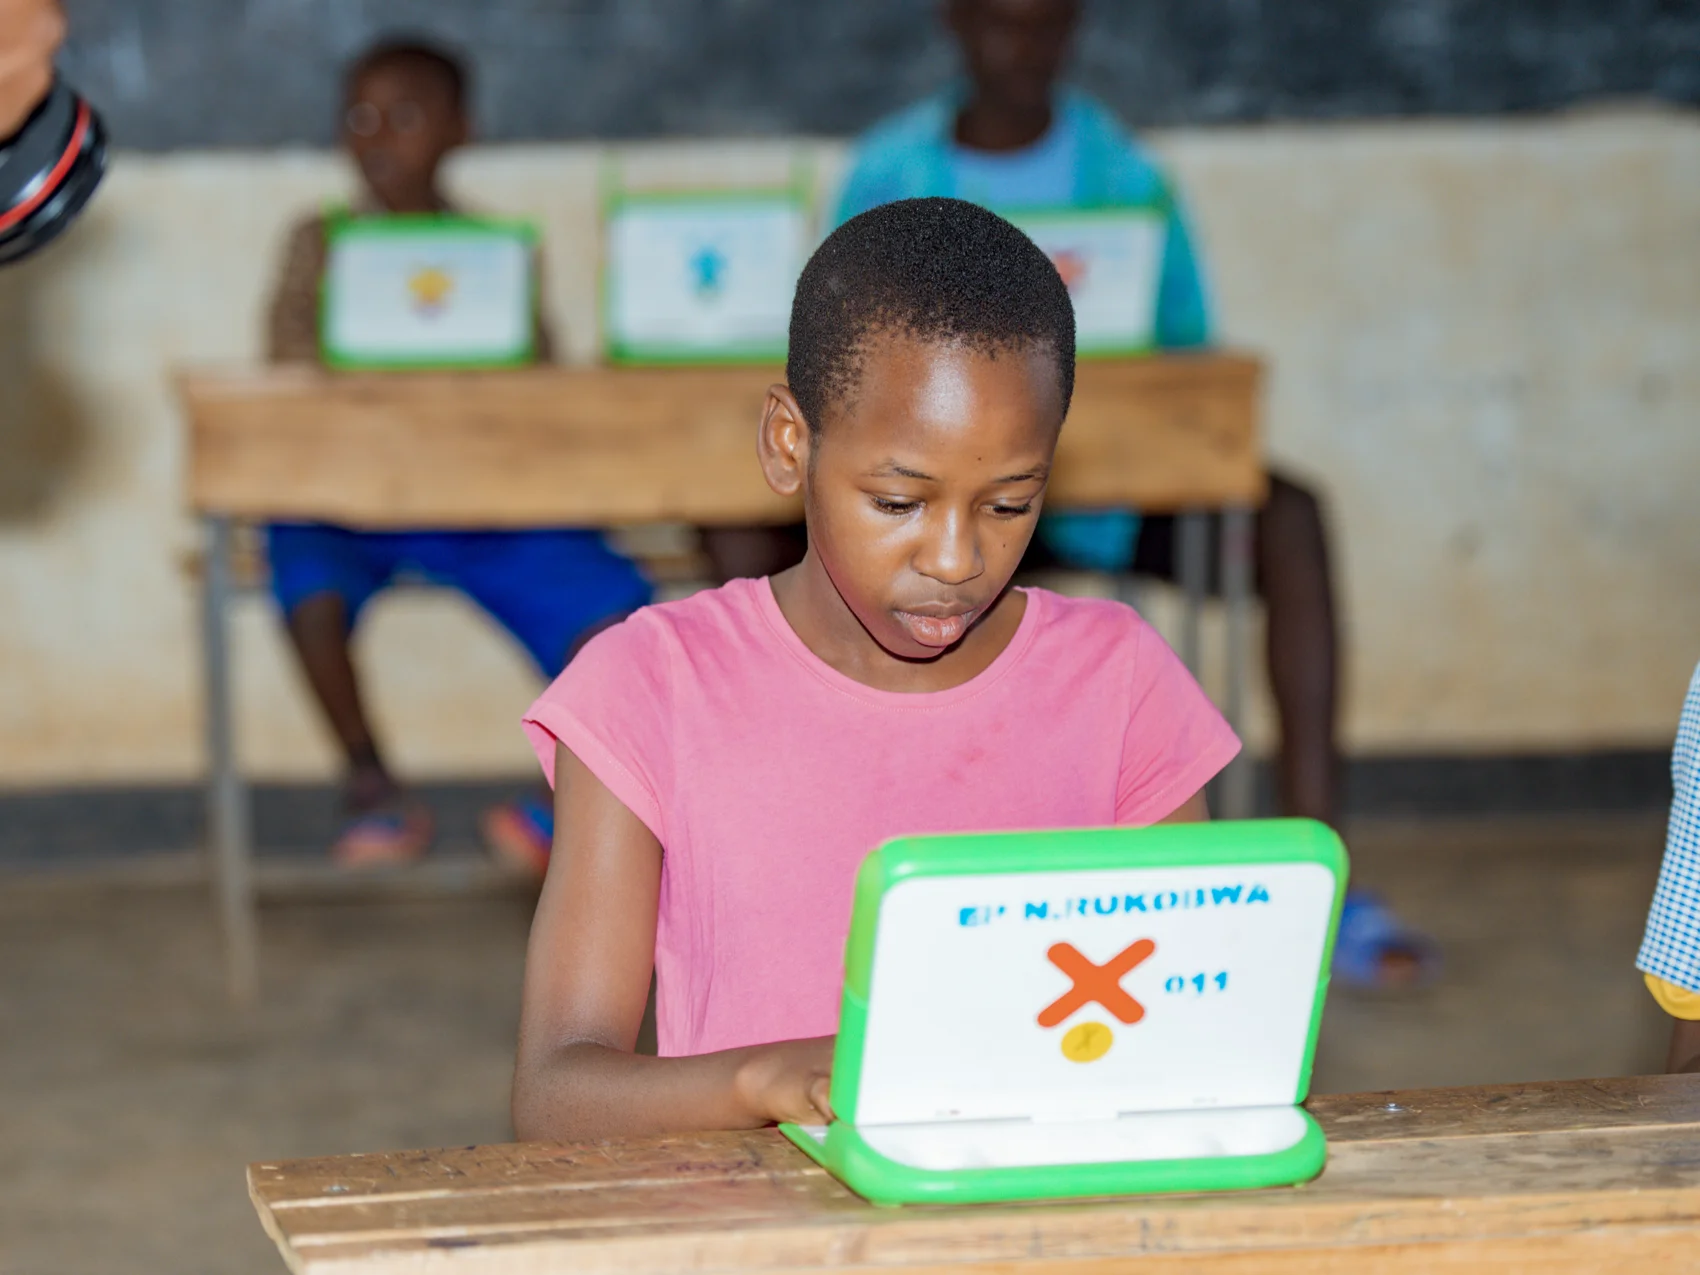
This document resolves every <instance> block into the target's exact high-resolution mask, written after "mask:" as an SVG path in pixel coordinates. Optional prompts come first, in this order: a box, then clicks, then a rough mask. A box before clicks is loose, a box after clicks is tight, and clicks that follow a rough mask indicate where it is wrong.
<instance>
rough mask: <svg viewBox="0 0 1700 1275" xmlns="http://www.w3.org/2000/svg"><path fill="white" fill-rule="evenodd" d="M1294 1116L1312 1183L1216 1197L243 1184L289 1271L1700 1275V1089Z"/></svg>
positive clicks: (426, 1173)
mask: <svg viewBox="0 0 1700 1275" xmlns="http://www.w3.org/2000/svg"><path fill="white" fill-rule="evenodd" d="M1309 1107H1310V1109H1311V1111H1312V1112H1313V1113H1315V1115H1316V1117H1317V1119H1318V1120H1319V1121H1320V1122H1321V1124H1322V1126H1323V1128H1324V1129H1325V1130H1326V1131H1327V1134H1328V1140H1329V1161H1328V1167H1327V1169H1326V1170H1325V1171H1324V1172H1323V1174H1322V1176H1321V1177H1320V1178H1318V1179H1317V1180H1316V1181H1314V1182H1312V1183H1308V1184H1306V1185H1304V1186H1300V1187H1293V1188H1283V1189H1278V1190H1269V1191H1253V1192H1244V1193H1227V1194H1217V1195H1192V1196H1148V1197H1143V1198H1136V1199H1120V1200H1102V1201H1089V1202H1069V1203H1058V1204H1027V1205H982V1206H970V1207H961V1206H958V1207H937V1206H929V1207H907V1208H897V1209H893V1208H876V1207H874V1206H872V1205H869V1204H867V1203H865V1202H864V1201H862V1200H860V1199H858V1198H857V1197H856V1196H854V1195H852V1194H851V1193H850V1192H849V1191H848V1190H847V1189H845V1188H844V1187H843V1186H841V1185H839V1183H838V1182H836V1181H835V1180H834V1179H833V1178H831V1177H829V1176H828V1175H827V1174H826V1173H825V1172H824V1171H822V1170H821V1169H819V1168H817V1167H816V1166H815V1165H814V1164H812V1163H811V1162H810V1161H809V1160H808V1159H806V1158H805V1157H804V1156H803V1155H802V1154H801V1153H800V1152H798V1151H797V1150H796V1149H795V1148H793V1147H792V1146H791V1145H790V1144H789V1143H787V1142H786V1141H785V1140H784V1139H782V1138H781V1137H780V1136H779V1135H778V1134H777V1133H775V1132H772V1131H762V1132H755V1133H725V1134H707V1135H700V1136H694V1137H676V1138H649V1139H636V1140H632V1141H626V1142H605V1143H596V1144H589V1145H583V1146H546V1145H517V1146H491V1147H457V1148H452V1149H449V1150H443V1151H404V1152H392V1153H387V1154H381V1155H358V1156H340V1157H335V1158H330V1159H322V1160H297V1161H291V1162H283V1163H274V1164H255V1165H251V1166H250V1167H249V1169H248V1183H249V1191H250V1194H251V1195H252V1196H253V1199H254V1203H255V1206H256V1207H257V1208H258V1210H259V1213H260V1218H261V1220H262V1221H263V1223H264V1224H265V1227H266V1229H267V1231H268V1232H269V1233H270V1234H271V1236H272V1238H273V1239H274V1240H275V1241H276V1242H277V1245H278V1248H279V1249H280V1251H281V1252H282V1254H283V1256H284V1258H285V1260H286V1261H287V1262H288V1264H289V1268H290V1269H291V1270H292V1271H295V1272H298V1275H320V1273H321V1272H322V1273H324V1275H330V1273H331V1272H335V1273H336V1275H389V1273H390V1272H395V1273H396V1275H400V1273H401V1272H409V1273H410V1275H411V1273H419V1275H424V1273H426V1272H435V1271H466V1272H474V1271H479V1272H491V1273H492V1275H497V1273H501V1275H532V1273H533V1272H544V1271H569V1270H570V1271H583V1272H605V1273H607V1275H652V1273H657V1275H658V1273H659V1272H678V1271H693V1272H710V1271H713V1272H731V1271H739V1272H773V1273H778V1272H801V1271H813V1270H823V1269H825V1270H838V1271H858V1272H880V1273H881V1275H920V1273H921V1272H950V1273H951V1275H993V1273H994V1272H996V1273H997V1275H1023V1273H1025V1272H1034V1273H1035V1275H1037V1273H1038V1272H1055V1273H1056V1275H1065V1273H1066V1275H1110V1273H1111V1272H1117V1273H1119V1272H1123V1271H1135V1272H1142V1271H1149V1272H1152V1275H1161V1273H1163V1272H1185V1273H1186V1275H1384V1273H1385V1275H1394V1273H1395V1272H1396V1273H1398V1275H1419V1273H1420V1275H1428V1273H1430V1272H1440V1271H1444V1272H1448V1273H1449V1275H1515V1273H1518V1272H1527V1273H1533V1272H1540V1275H1562V1273H1565V1272H1577V1273H1580V1272H1590V1273H1592V1272H1600V1271H1621V1272H1626V1273H1631V1272H1632V1273H1634V1275H1641V1273H1642V1272H1647V1273H1651V1272H1658V1271H1692V1270H1696V1269H1700V1150H1697V1149H1700V1076H1656V1077H1644V1078H1637V1079H1627V1080H1599V1081H1564V1082H1558V1083H1552V1084H1538V1085H1504V1086H1495V1087H1489V1088H1469V1089H1428V1090H1413V1091H1409V1092H1393V1093H1375V1094H1352V1095H1337V1096H1326V1097H1315V1098H1312V1099H1311V1101H1310V1103H1309ZM1135 1259H1137V1260H1135Z"/></svg>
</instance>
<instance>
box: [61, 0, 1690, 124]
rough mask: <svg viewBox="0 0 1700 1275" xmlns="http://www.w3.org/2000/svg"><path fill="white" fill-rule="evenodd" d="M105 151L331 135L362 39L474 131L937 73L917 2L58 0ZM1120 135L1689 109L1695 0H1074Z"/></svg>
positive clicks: (885, 97) (1085, 59)
mask: <svg viewBox="0 0 1700 1275" xmlns="http://www.w3.org/2000/svg"><path fill="white" fill-rule="evenodd" d="M66 7H67V9H68V11H69V15H70V20H71V40H70V43H69V45H68V47H67V49H66V51H65V54H64V57H63V60H62V61H63V66H64V68H65V70H66V72H67V73H68V74H69V75H70V76H71V77H72V78H73V79H74V80H75V81H76V83H77V84H78V85H79V86H80V87H81V88H83V90H84V91H85V92H86V93H87V94H88V95H89V96H90V97H91V98H93V99H94V101H95V102H96V104H97V105H99V106H100V107H101V108H102V109H103V111H104V112H105V113H106V115H107V118H108V119H109V121H110V123H111V127H112V132H113V135H114V137H115V139H116V141H117V144H118V145H120V146H130V147H140V148H146V149H166V148H170V147H178V146H254V145H271V144H279V143H291V142H307V143H320V144H323V143H328V142H330V141H331V140H332V124H333V120H334V117H335V114H336V110H335V106H336V101H337V94H338V83H339V71H340V67H341V65H342V64H343V62H344V61H345V60H346V59H348V58H349V57H350V56H351V55H352V54H353V53H355V52H356V51H357V50H359V49H360V48H361V47H362V46H363V45H365V44H366V43H367V42H369V41H370V40H372V39H373V38H374V37H376V36H378V35H380V34H387V33H393V32H408V33H419V34H426V35H430V36H433V37H436V38H438V39H440V40H443V41H446V42H448V43H451V44H453V45H455V46H458V47H459V48H460V49H462V50H464V51H465V53H466V54H467V55H468V58H469V60H470V62H471V64H472V66H473V69H474V74H475V97H474V100H475V103H476V111H477V124H478V127H479V131H480V133H481V135H482V136H483V137H485V138H488V139H493V140H501V141H512V140H522V139H535V138H583V137H615V138H636V137H656V136H710V135H718V136H750V135H762V134H783V133H817V134H835V133H839V134H841V133H852V132H855V131H856V130H858V129H860V128H862V127H863V126H865V125H866V124H868V123H869V122H870V121H871V120H873V119H875V118H877V117H878V116H879V115H881V114H883V113H885V112H886V111H889V110H892V109H894V108H896V107H898V106H901V105H903V104H904V103H905V102H907V101H909V100H911V99H913V98H914V97H916V96H918V95H919V94H921V93H924V92H926V91H928V90H929V89H931V88H933V87H934V86H936V85H937V84H939V83H940V82H941V81H942V80H943V79H944V78H945V77H947V76H948V75H950V74H951V72H952V70H953V67H954V65H955V58H954V52H953V50H952V48H951V45H950V43H949V41H948V39H947V38H946V37H945V35H944V34H943V32H942V30H941V29H940V27H939V25H938V22H937V20H936V16H935V14H936V10H935V8H934V6H932V5H931V4H928V3H925V2H924V0H67V5H66ZM1076 76H1077V79H1078V80H1079V82H1080V83H1081V84H1082V85H1084V86H1085V87H1086V88H1088V89H1090V90H1092V91H1093V92H1095V93H1097V94H1099V95H1100V96H1102V97H1103V98H1104V99H1105V100H1106V101H1108V102H1109V103H1110V104H1111V105H1113V106H1114V107H1115V108H1116V109H1117V110H1119V111H1120V112H1121V113H1122V114H1123V115H1124V116H1125V118H1126V119H1127V120H1128V121H1129V122H1130V123H1132V124H1135V125H1145V124H1181V123H1219V122H1232V121H1242V120H1262V119H1271V118H1313V119H1314V118H1344V117H1354V116H1358V117H1363V116H1388V115H1408V114H1415V115H1423V114H1469V115H1476V114H1494V113H1499V112H1513V111H1532V110H1543V109H1550V108H1554V107H1562V106H1565V105H1569V104H1572V103H1575V102H1578V101H1583V100H1586V99H1589V98H1593V97H1599V96H1614V97H1615V96H1628V95H1640V96H1653V97H1659V98H1663V99H1666V100H1668V101H1673V102H1683V103H1700V0H1096V3H1092V2H1090V0H1089V3H1088V5H1087V16H1086V18H1085V21H1084V24H1083V28H1082V31H1081V39H1080V44H1079V53H1078V56H1077V59H1076Z"/></svg>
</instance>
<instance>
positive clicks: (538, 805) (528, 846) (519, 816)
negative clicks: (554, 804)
mask: <svg viewBox="0 0 1700 1275" xmlns="http://www.w3.org/2000/svg"><path fill="white" fill-rule="evenodd" d="M478 827H479V831H480V832H482V833H483V834H484V846H485V848H486V849H487V850H488V851H489V852H490V857H491V858H492V859H494V860H495V861H496V862H497V863H500V864H502V865H503V866H504V867H508V868H512V869H514V870H515V871H516V872H519V873H521V874H523V875H525V876H528V877H532V878H534V879H536V880H539V881H541V880H542V879H543V874H544V873H545V872H547V871H548V870H549V848H550V846H552V845H553V844H554V841H555V812H554V811H553V810H551V809H550V808H549V807H548V806H547V805H546V804H545V803H543V802H541V801H538V800H537V799H536V798H534V797H526V798H522V799H521V800H519V801H510V802H508V803H506V804H505V805H500V806H492V807H490V809H488V810H486V811H485V812H484V817H483V818H482V819H480V820H479V821H478Z"/></svg>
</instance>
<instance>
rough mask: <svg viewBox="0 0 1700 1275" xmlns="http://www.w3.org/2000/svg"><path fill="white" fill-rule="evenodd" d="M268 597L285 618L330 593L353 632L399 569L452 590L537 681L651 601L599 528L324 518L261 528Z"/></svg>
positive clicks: (639, 577) (642, 582)
mask: <svg viewBox="0 0 1700 1275" xmlns="http://www.w3.org/2000/svg"><path fill="white" fill-rule="evenodd" d="M266 542H267V551H268V556H269V557H270V559H271V589H272V596H273V597H274V598H276V599H277V604H278V606H279V608H281V609H282V611H283V613H284V615H286V616H287V615H289V614H291V613H292V612H293V611H294V610H295V608H296V607H298V606H299V605H301V603H302V602H304V601H306V600H307V599H308V598H310V597H314V596H316V595H318V594H321V593H331V594H335V595H336V596H337V597H340V598H341V599H342V601H343V605H344V606H345V607H347V608H348V622H349V626H350V627H351V628H352V627H353V625H354V622H355V620H356V619H357V618H358V617H359V615H360V610H361V608H362V607H364V606H365V605H366V603H367V601H368V600H369V599H370V598H371V597H372V595H373V594H374V593H376V592H378V590H379V589H382V588H383V587H384V586H385V585H387V584H389V583H390V582H391V581H393V580H394V579H395V578H396V577H397V576H398V575H412V576H417V577H419V578H421V579H424V580H426V581H429V582H430V583H433V584H441V585H447V586H449V587H451V588H455V589H459V590H460V591H461V592H462V593H464V594H466V596H467V597H469V598H471V599H472V600H473V601H474V602H476V603H477V604H478V605H479V606H481V607H483V608H484V610H486V611H487V612H489V613H490V615H491V616H492V617H493V618H494V619H495V620H496V621H497V622H498V623H499V624H501V626H502V627H503V628H505V629H507V631H508V632H509V633H512V634H513V635H514V637H515V638H516V639H518V641H519V644H520V645H521V646H523V647H524V648H525V649H526V650H527V651H528V652H529V653H530V655H531V658H532V659H533V660H534V661H536V664H537V667H538V668H539V669H541V670H542V672H543V675H544V676H545V677H553V676H555V674H556V673H559V672H560V671H561V668H562V666H563V665H564V664H565V663H566V659H567V656H568V655H569V654H571V653H572V650H573V647H574V646H575V645H576V644H577V643H578V641H579V639H580V638H581V637H582V636H583V635H584V634H585V633H586V632H587V631H588V630H590V629H591V628H592V627H594V626H595V625H596V624H598V623H600V622H601V621H604V620H609V619H612V618H614V617H616V616H621V615H624V614H625V613H626V612H628V611H633V610H636V609H637V608H638V607H640V606H643V605H644V604H645V603H647V602H648V601H649V600H650V596H651V589H650V585H649V581H647V580H645V579H644V578H643V575H642V574H641V573H640V572H639V571H638V569H637V568H636V567H635V566H633V565H632V563H631V562H629V561H628V560H627V559H625V558H622V557H621V556H620V555H619V554H617V553H615V552H614V551H613V550H612V549H610V548H609V547H608V545H607V544H606V543H605V542H604V541H603V539H602V536H601V534H600V533H599V532H595V531H582V530H557V529H548V530H537V531H531V530H527V531H350V530H348V529H347V528H344V527H332V526H327V525H325V524H322V523H276V524H274V525H272V526H270V527H268V528H266Z"/></svg>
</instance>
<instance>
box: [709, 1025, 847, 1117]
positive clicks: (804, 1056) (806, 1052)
mask: <svg viewBox="0 0 1700 1275" xmlns="http://www.w3.org/2000/svg"><path fill="white" fill-rule="evenodd" d="M836 1039H837V1038H836V1037H834V1036H816V1037H815V1038H814V1039H812V1040H782V1041H779V1042H778V1043H776V1044H772V1045H757V1046H756V1047H755V1048H753V1049H750V1050H748V1051H747V1053H746V1055H745V1057H744V1059H743V1061H742V1062H741V1063H739V1065H738V1072H737V1076H736V1078H735V1079H734V1081H733V1084H734V1087H735V1088H736V1090H737V1094H738V1100H739V1102H740V1103H741V1104H742V1105H743V1106H744V1107H745V1108H746V1109H747V1110H748V1111H749V1112H750V1113H751V1114H752V1115H754V1116H755V1117H756V1118H757V1119H759V1120H772V1121H775V1122H778V1121H782V1120H788V1121H791V1122H792V1123H795V1124H829V1123H831V1121H832V1107H831V1106H830V1105H828V1100H827V1095H828V1093H829V1091H830V1089H831V1085H832V1046H833V1043H834V1042H835V1041H836Z"/></svg>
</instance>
